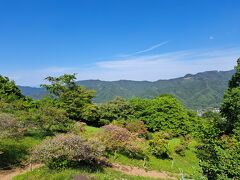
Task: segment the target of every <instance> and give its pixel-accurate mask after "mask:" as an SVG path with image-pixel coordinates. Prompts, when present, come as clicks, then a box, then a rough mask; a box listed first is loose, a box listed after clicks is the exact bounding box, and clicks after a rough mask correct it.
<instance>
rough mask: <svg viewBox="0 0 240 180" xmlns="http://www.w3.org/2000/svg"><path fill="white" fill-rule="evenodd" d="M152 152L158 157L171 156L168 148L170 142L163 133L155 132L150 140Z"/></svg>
mask: <svg viewBox="0 0 240 180" xmlns="http://www.w3.org/2000/svg"><path fill="white" fill-rule="evenodd" d="M149 148H150V152H151V153H152V154H153V155H155V156H156V157H158V158H162V159H167V158H171V153H170V151H169V149H168V142H167V140H165V139H164V138H163V136H162V133H154V134H153V137H152V139H151V140H150V141H149Z"/></svg>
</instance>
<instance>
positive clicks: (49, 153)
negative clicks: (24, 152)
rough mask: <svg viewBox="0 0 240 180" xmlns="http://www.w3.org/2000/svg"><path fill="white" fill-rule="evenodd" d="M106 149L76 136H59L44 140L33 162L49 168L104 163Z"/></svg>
mask: <svg viewBox="0 0 240 180" xmlns="http://www.w3.org/2000/svg"><path fill="white" fill-rule="evenodd" d="M104 150H105V148H104V146H102V145H100V144H99V143H97V142H94V141H93V142H88V141H86V140H85V139H83V138H82V137H80V136H78V135H74V134H59V135H57V136H55V137H53V138H48V139H46V140H44V141H43V142H42V143H41V144H40V145H39V146H37V147H36V148H35V149H34V151H33V153H32V158H33V161H38V162H42V163H45V164H46V165H47V166H48V167H49V168H52V169H57V168H65V167H71V166H78V165H79V164H80V163H87V164H101V163H104V161H105V159H104V158H103V152H104Z"/></svg>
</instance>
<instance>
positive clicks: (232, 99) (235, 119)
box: [221, 58, 240, 133]
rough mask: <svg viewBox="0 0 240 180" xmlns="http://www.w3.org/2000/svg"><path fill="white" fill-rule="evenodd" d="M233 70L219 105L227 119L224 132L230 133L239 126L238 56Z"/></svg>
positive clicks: (239, 71) (239, 79)
mask: <svg viewBox="0 0 240 180" xmlns="http://www.w3.org/2000/svg"><path fill="white" fill-rule="evenodd" d="M235 70H236V73H235V74H234V75H233V76H232V79H231V80H230V81H229V87H228V90H227V91H226V92H225V94H224V98H223V102H222V105H221V114H222V116H223V117H225V118H226V120H227V121H226V133H232V131H233V129H234V128H235V127H239V126H240V58H239V59H238V60H237V66H236V67H235Z"/></svg>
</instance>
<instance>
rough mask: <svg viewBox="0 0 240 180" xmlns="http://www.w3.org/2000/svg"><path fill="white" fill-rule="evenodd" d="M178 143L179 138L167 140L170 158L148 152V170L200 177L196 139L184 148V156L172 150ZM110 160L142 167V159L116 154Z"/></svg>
mask: <svg viewBox="0 0 240 180" xmlns="http://www.w3.org/2000/svg"><path fill="white" fill-rule="evenodd" d="M179 143H180V139H179V138H174V139H172V140H169V149H170V151H171V153H172V155H171V156H172V159H164V160H163V159H159V158H156V157H155V156H153V155H151V154H149V153H148V158H149V159H148V161H147V163H146V166H147V169H148V170H158V171H167V172H170V173H174V174H181V173H183V174H184V175H185V176H187V177H191V178H193V177H200V176H201V171H200V167H199V160H198V158H197V157H196V154H195V145H196V144H197V142H196V141H192V142H191V143H190V144H189V149H188V150H186V153H185V156H180V155H178V154H176V153H175V152H174V147H175V146H176V145H178V144H179ZM110 160H111V161H112V162H117V163H120V164H124V165H132V166H137V167H140V168H143V164H144V161H143V160H138V159H133V158H129V157H126V156H124V155H122V154H118V156H117V158H116V159H114V157H113V156H110Z"/></svg>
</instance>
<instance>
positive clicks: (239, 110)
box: [198, 59, 240, 179]
mask: <svg viewBox="0 0 240 180" xmlns="http://www.w3.org/2000/svg"><path fill="white" fill-rule="evenodd" d="M235 69H236V73H235V74H234V75H233V76H232V79H231V80H230V81H229V87H228V89H227V91H226V92H225V94H224V98H223V102H222V104H221V115H222V117H223V118H224V119H223V118H221V117H217V116H216V115H214V116H213V114H208V116H207V118H208V119H209V121H207V122H208V124H207V126H205V127H204V128H203V131H204V133H203V134H202V145H201V146H199V148H198V157H199V159H200V160H201V161H200V166H201V167H202V169H203V172H204V174H205V175H206V176H207V177H208V179H237V178H240V166H239V164H240V138H239V137H240V136H239V135H240V59H238V61H237V66H236V67H235ZM209 116H210V118H209Z"/></svg>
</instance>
